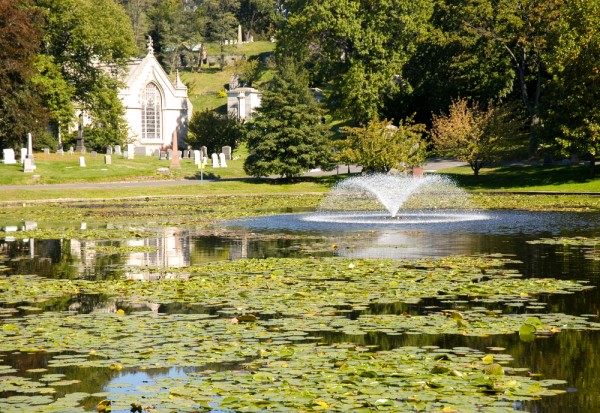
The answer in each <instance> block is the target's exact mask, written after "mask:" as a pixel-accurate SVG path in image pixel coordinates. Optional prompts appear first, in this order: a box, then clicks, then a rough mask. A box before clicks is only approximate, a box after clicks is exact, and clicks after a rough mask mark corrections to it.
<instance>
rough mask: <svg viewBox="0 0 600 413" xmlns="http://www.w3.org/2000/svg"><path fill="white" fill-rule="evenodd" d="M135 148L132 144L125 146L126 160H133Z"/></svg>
mask: <svg viewBox="0 0 600 413" xmlns="http://www.w3.org/2000/svg"><path fill="white" fill-rule="evenodd" d="M134 151H135V148H134V146H133V144H132V143H128V144H127V159H134V158H135V152H134Z"/></svg>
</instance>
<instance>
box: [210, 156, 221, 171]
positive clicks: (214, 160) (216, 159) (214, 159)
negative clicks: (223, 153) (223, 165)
mask: <svg viewBox="0 0 600 413" xmlns="http://www.w3.org/2000/svg"><path fill="white" fill-rule="evenodd" d="M211 158H212V167H213V168H218V167H219V155H217V154H216V153H213V154H212V155H211Z"/></svg>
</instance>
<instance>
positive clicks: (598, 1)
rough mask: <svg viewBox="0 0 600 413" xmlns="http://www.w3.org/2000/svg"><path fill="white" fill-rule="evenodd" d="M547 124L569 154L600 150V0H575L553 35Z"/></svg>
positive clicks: (566, 6)
mask: <svg viewBox="0 0 600 413" xmlns="http://www.w3.org/2000/svg"><path fill="white" fill-rule="evenodd" d="M550 42H551V46H552V49H553V53H552V55H551V56H550V62H549V65H548V66H549V67H548V71H549V72H550V73H551V75H552V81H551V82H550V83H549V84H548V86H547V88H546V93H547V98H546V100H545V105H544V106H545V108H546V111H545V114H546V117H545V123H546V127H547V128H548V129H549V131H548V133H549V134H550V136H552V137H554V138H555V139H556V141H557V142H558V144H559V146H560V147H561V148H562V149H563V151H564V152H566V154H570V153H576V154H581V155H586V156H588V157H589V158H590V175H591V176H594V174H595V169H594V165H595V160H596V157H597V156H598V153H599V151H600V0H571V1H568V2H565V4H564V5H563V7H562V12H561V19H560V21H559V22H558V24H557V25H556V27H555V28H554V30H553V31H552V33H551V36H550Z"/></svg>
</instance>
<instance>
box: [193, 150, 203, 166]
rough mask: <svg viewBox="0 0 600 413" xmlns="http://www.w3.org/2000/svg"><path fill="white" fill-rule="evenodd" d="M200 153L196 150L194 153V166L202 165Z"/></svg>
mask: <svg viewBox="0 0 600 413" xmlns="http://www.w3.org/2000/svg"><path fill="white" fill-rule="evenodd" d="M200 162H201V160H200V151H198V150H195V151H194V165H200Z"/></svg>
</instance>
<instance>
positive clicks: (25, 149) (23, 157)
mask: <svg viewBox="0 0 600 413" xmlns="http://www.w3.org/2000/svg"><path fill="white" fill-rule="evenodd" d="M25 158H27V148H21V163H23V162H25Z"/></svg>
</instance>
